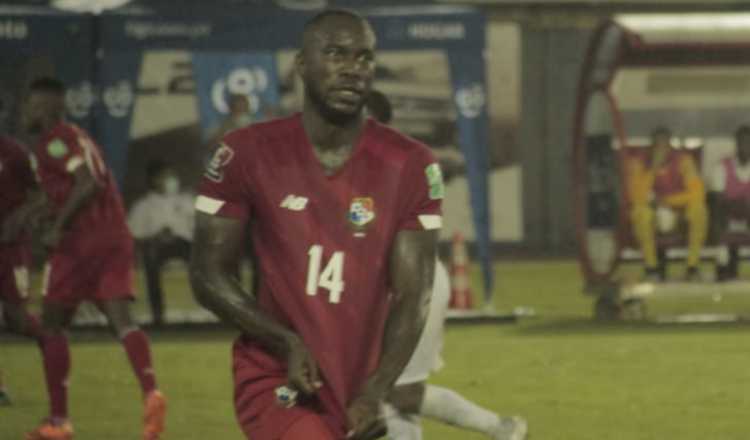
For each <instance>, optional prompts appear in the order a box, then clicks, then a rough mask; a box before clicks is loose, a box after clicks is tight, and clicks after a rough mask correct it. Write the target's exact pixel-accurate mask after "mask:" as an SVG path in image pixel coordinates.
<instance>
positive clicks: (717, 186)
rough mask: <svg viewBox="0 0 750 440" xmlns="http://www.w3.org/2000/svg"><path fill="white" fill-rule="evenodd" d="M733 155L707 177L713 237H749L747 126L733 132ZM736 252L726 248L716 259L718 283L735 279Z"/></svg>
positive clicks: (749, 138)
mask: <svg viewBox="0 0 750 440" xmlns="http://www.w3.org/2000/svg"><path fill="white" fill-rule="evenodd" d="M735 142H736V146H737V149H736V154H735V155H734V156H732V157H727V158H725V159H724V160H722V161H721V163H720V164H719V165H717V166H716V168H715V169H714V170H713V173H712V175H711V193H712V194H711V196H712V197H711V200H712V202H713V203H712V205H713V206H712V214H713V215H714V216H715V217H714V221H713V224H714V225H715V226H716V227H717V229H718V231H717V236H719V237H723V236H725V235H726V233H745V234H747V233H750V228H748V226H750V126H748V125H743V126H741V127H739V128H738V129H737V131H736V132H735ZM738 253H739V249H738V246H737V245H736V244H730V245H729V246H728V253H726V254H725V255H723V256H722V257H721V258H720V262H719V263H720V264H719V267H718V269H717V278H718V279H719V280H725V279H732V278H737V272H738V264H739V255H738Z"/></svg>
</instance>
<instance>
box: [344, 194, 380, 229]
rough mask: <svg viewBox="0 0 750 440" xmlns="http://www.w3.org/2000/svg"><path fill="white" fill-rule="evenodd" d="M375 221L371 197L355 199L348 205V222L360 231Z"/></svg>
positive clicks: (373, 203)
mask: <svg viewBox="0 0 750 440" xmlns="http://www.w3.org/2000/svg"><path fill="white" fill-rule="evenodd" d="M374 219H375V202H374V201H373V200H372V197H355V198H353V199H352V203H351V205H349V222H350V223H351V224H352V225H353V226H354V228H355V229H358V230H361V229H364V227H365V226H367V224H368V223H370V222H371V221H373V220H374Z"/></svg>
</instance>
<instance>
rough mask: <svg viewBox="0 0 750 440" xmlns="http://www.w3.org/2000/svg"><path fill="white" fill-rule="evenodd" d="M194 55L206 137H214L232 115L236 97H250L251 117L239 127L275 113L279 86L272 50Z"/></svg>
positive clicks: (199, 104) (201, 119)
mask: <svg viewBox="0 0 750 440" xmlns="http://www.w3.org/2000/svg"><path fill="white" fill-rule="evenodd" d="M192 58H193V77H194V78H195V83H196V94H197V97H198V108H199V115H200V124H201V128H202V132H203V134H204V138H209V137H211V136H212V134H213V132H215V131H216V130H217V129H218V128H219V127H220V126H221V124H222V123H223V122H224V121H225V120H226V118H227V117H229V106H230V98H232V97H233V96H242V97H244V98H245V99H246V100H247V103H248V107H249V109H250V116H251V118H249V119H248V120H246V121H243V123H237V124H236V125H237V126H239V125H245V124H247V123H249V122H251V121H258V120H262V119H266V118H267V117H268V116H270V115H272V114H274V113H275V109H276V108H277V107H278V105H279V85H278V74H277V72H276V61H275V57H274V55H273V54H272V53H271V52H256V53H244V52H196V53H193V55H192Z"/></svg>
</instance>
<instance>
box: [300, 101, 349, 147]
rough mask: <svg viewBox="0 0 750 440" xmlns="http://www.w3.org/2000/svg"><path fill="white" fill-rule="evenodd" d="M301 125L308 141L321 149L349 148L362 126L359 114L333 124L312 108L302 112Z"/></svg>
mask: <svg viewBox="0 0 750 440" xmlns="http://www.w3.org/2000/svg"><path fill="white" fill-rule="evenodd" d="M302 125H303V127H304V128H305V133H306V134H307V138H308V139H309V140H310V143H311V144H312V145H313V146H314V147H315V148H316V149H317V150H323V151H337V150H342V149H351V148H352V146H353V145H354V143H355V142H356V141H357V139H358V138H359V134H360V133H361V131H362V128H363V127H364V118H363V117H362V115H361V114H359V115H357V116H356V117H353V118H352V119H351V120H350V121H347V122H346V123H343V124H334V123H332V122H331V121H328V120H327V119H326V118H325V117H323V115H321V114H320V113H319V112H317V111H315V110H313V109H306V110H305V111H304V112H302Z"/></svg>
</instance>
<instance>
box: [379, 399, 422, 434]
mask: <svg viewBox="0 0 750 440" xmlns="http://www.w3.org/2000/svg"><path fill="white" fill-rule="evenodd" d="M383 417H384V418H385V424H386V426H387V427H388V439H389V440H422V424H421V423H420V421H419V416H417V415H414V414H402V413H399V412H398V411H397V410H396V408H394V407H393V406H391V405H390V404H386V405H385V406H384V408H383Z"/></svg>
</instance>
